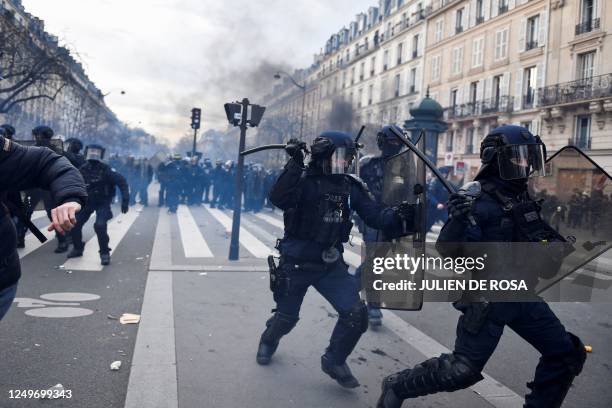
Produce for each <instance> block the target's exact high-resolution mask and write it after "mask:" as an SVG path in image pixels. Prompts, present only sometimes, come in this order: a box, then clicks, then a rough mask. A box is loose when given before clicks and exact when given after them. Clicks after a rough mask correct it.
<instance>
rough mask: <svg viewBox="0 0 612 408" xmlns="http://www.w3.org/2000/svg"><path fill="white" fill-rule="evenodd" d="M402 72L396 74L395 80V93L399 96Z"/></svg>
mask: <svg viewBox="0 0 612 408" xmlns="http://www.w3.org/2000/svg"><path fill="white" fill-rule="evenodd" d="M400 82H401V81H400V74H397V75H396V76H395V81H394V91H393V94H394V95H395V97H396V98H397V97H398V96H399V94H400Z"/></svg>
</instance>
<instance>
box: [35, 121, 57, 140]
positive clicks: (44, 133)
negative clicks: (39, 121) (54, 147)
mask: <svg viewBox="0 0 612 408" xmlns="http://www.w3.org/2000/svg"><path fill="white" fill-rule="evenodd" d="M54 134H55V133H53V129H51V128H50V127H49V126H44V125H41V126H36V127H35V128H34V129H32V136H34V139H36V142H38V143H41V142H42V143H43V144H48V143H49V140H51V138H52V137H53V135H54Z"/></svg>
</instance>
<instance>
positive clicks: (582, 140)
mask: <svg viewBox="0 0 612 408" xmlns="http://www.w3.org/2000/svg"><path fill="white" fill-rule="evenodd" d="M574 143H575V144H576V147H579V148H581V149H590V148H591V116H589V115H581V116H577V117H576V134H575V136H574Z"/></svg>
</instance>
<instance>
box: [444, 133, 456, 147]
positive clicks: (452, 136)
mask: <svg viewBox="0 0 612 408" xmlns="http://www.w3.org/2000/svg"><path fill="white" fill-rule="evenodd" d="M454 140H455V131H454V130H452V131H450V132H448V133H447V134H446V151H447V152H452V151H453V144H454V143H453V142H454Z"/></svg>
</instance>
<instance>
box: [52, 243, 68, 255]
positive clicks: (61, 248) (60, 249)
mask: <svg viewBox="0 0 612 408" xmlns="http://www.w3.org/2000/svg"><path fill="white" fill-rule="evenodd" d="M66 251H68V243H67V242H66V241H65V240H62V241H57V248H55V249H54V250H53V252H55V253H56V254H62V253H64V252H66Z"/></svg>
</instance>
